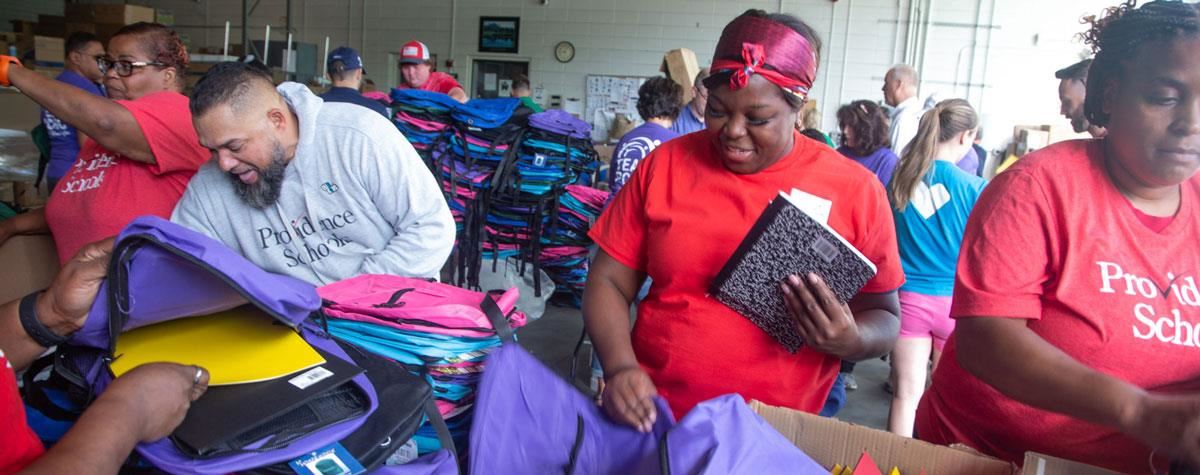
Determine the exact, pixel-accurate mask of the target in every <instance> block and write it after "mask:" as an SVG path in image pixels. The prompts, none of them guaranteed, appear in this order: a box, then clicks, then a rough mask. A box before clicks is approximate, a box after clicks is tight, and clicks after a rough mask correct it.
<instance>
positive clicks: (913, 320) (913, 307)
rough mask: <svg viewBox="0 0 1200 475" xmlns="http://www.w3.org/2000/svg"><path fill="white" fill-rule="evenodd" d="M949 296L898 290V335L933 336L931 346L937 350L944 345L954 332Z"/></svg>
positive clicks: (905, 336) (910, 336) (913, 336)
mask: <svg viewBox="0 0 1200 475" xmlns="http://www.w3.org/2000/svg"><path fill="white" fill-rule="evenodd" d="M950 301H951V298H950V297H937V296H933V295H925V294H918V293H916V292H906V291H903V290H901V291H900V337H901V338H933V347H934V348H936V349H937V350H938V351H942V348H943V347H945V346H946V339H947V338H950V333H952V332H954V320H952V319H951V318H950Z"/></svg>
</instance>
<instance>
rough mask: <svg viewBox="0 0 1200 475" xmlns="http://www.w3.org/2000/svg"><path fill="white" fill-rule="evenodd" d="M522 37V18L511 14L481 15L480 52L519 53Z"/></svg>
mask: <svg viewBox="0 0 1200 475" xmlns="http://www.w3.org/2000/svg"><path fill="white" fill-rule="evenodd" d="M520 39H521V18H520V17H515V16H512V17H509V16H483V17H479V52H480V53H512V54H517V47H518V46H519V44H520Z"/></svg>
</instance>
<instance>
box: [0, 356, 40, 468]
mask: <svg viewBox="0 0 1200 475" xmlns="http://www.w3.org/2000/svg"><path fill="white" fill-rule="evenodd" d="M44 451H45V449H43V448H42V441H40V440H38V438H37V435H36V434H34V433H33V430H32V429H30V428H29V425H27V424H26V423H25V406H24V405H23V404H22V403H21V395H20V393H18V392H17V378H16V374H15V373H13V369H12V366H11V365H10V364H9V363H8V358H5V357H4V351H0V474H9V473H15V472H17V471H19V470H21V469H23V468H25V467H27V466H28V465H29V464H31V463H33V461H34V460H36V459H37V458H38V457H40V456H41V455H42V452H44Z"/></svg>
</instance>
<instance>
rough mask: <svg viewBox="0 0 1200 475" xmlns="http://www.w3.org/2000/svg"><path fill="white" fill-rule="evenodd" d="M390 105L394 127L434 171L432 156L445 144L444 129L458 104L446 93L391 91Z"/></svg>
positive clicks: (413, 90) (411, 90)
mask: <svg viewBox="0 0 1200 475" xmlns="http://www.w3.org/2000/svg"><path fill="white" fill-rule="evenodd" d="M391 98H392V102H393V104H395V105H396V107H395V111H396V115H395V117H394V118H393V119H394V121H395V123H396V128H398V129H400V132H401V133H403V134H404V136H405V137H407V138H408V141H409V142H410V143H412V146H413V148H415V149H417V154H418V155H420V156H421V159H422V160H423V161H424V162H425V164H426V165H427V166H429V169H430V170H434V168H433V157H434V155H435V153H440V150H442V149H443V148H444V147H445V145H446V141H445V139H446V129H448V128H449V127H450V124H451V123H452V121H453V119H452V118H451V117H450V113H451V112H453V111H454V108H455V107H457V106H458V101H456V100H454V99H452V98H451V97H450V96H447V95H445V94H439V93H436V92H428V91H421V90H418V89H393V90H392V95H391Z"/></svg>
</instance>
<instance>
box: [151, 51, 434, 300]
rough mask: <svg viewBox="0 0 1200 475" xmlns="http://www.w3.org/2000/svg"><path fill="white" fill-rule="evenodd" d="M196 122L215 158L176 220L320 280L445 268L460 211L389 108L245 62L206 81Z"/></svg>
mask: <svg viewBox="0 0 1200 475" xmlns="http://www.w3.org/2000/svg"><path fill="white" fill-rule="evenodd" d="M191 112H192V122H193V124H194V125H195V127H196V132H197V134H198V135H199V137H200V144H201V145H203V146H204V147H205V148H208V149H209V150H211V151H212V153H213V157H214V158H215V159H214V160H212V161H210V162H209V163H207V164H205V165H204V166H203V167H202V168H201V169H200V171H199V172H197V173H196V176H195V177H194V178H192V181H191V183H190V184H189V185H188V188H187V191H186V192H185V193H184V195H183V198H182V199H181V200H180V201H179V204H178V205H177V206H176V207H175V212H174V214H173V215H172V216H171V220H172V221H175V222H177V223H180V224H182V225H184V226H187V227H190V228H192V229H196V230H198V231H200V232H203V233H205V234H207V235H209V236H211V237H213V238H214V239H217V240H219V241H221V242H223V243H225V245H227V246H229V247H231V248H233V249H234V250H236V251H238V252H240V253H241V254H242V255H243V256H246V257H247V258H248V259H250V261H252V262H254V263H255V264H257V265H258V266H260V267H262V268H263V269H266V270H268V271H271V272H276V273H281V274H287V275H291V276H293V277H296V278H299V279H302V280H305V281H308V282H311V283H313V284H316V285H321V284H328V283H330V282H335V281H338V280H342V279H345V278H348V277H353V276H355V275H359V274H394V275H402V276H408V277H435V278H436V277H437V276H438V273H439V270H440V269H441V268H442V265H443V264H444V263H445V262H446V258H447V257H448V256H449V255H450V248H451V246H453V244H454V232H455V231H454V221H453V218H452V217H451V216H450V209H449V207H447V205H446V200H445V198H444V197H443V196H442V193H441V191H440V190H439V189H438V185H437V182H436V180H435V179H434V177H433V174H431V173H430V172H429V169H428V168H426V166H425V164H424V163H423V162H422V161H421V159H420V157H419V156H418V155H417V153H416V151H415V150H414V149H413V147H412V145H410V144H409V143H408V140H406V139H405V138H404V136H403V135H401V134H400V132H399V131H398V130H397V129H396V126H395V125H392V124H391V123H390V122H388V120H387V119H384V118H383V117H381V116H380V115H379V114H375V113H372V112H370V111H367V110H366V109H363V108H361V107H358V106H355V105H353V104H344V103H332V102H324V101H322V100H321V98H319V97H317V96H316V95H314V94H313V93H312V92H311V91H309V90H308V88H307V87H305V86H304V85H302V84H297V83H291V82H286V83H283V84H280V85H279V87H275V86H274V85H273V84H272V82H271V77H270V76H269V75H267V74H266V72H265V71H263V70H262V69H261V68H256V67H255V66H253V65H249V64H246V63H223V64H219V65H217V66H215V67H213V68H212V69H211V70H210V71H209V72H208V73H207V74H206V75H205V77H204V78H203V79H201V80H200V82H199V83H198V84H197V85H196V88H195V92H193V94H192V100H191Z"/></svg>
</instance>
